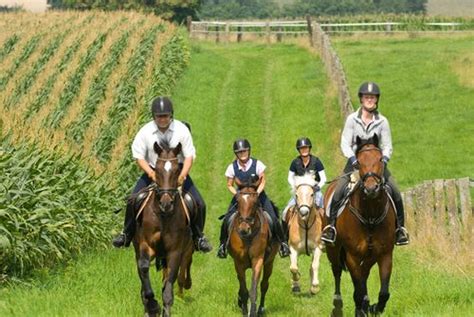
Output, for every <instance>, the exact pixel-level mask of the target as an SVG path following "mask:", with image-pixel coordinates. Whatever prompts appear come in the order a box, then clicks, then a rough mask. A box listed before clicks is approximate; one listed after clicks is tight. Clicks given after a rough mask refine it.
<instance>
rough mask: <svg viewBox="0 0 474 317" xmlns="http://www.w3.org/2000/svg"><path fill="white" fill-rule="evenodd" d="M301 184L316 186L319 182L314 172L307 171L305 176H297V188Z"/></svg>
mask: <svg viewBox="0 0 474 317" xmlns="http://www.w3.org/2000/svg"><path fill="white" fill-rule="evenodd" d="M301 184H307V185H311V186H314V185H316V184H317V182H316V180H315V179H314V175H313V174H312V173H308V172H306V173H305V174H304V175H303V176H295V188H296V187H298V186H300V185H301Z"/></svg>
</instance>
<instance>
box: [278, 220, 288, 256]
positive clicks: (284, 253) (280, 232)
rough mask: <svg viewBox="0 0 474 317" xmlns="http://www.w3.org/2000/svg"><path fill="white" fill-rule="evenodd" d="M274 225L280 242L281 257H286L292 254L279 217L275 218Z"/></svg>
mask: <svg viewBox="0 0 474 317" xmlns="http://www.w3.org/2000/svg"><path fill="white" fill-rule="evenodd" d="M274 226H275V235H276V238H277V240H278V242H280V257H282V258H285V257H287V256H289V255H290V247H289V246H288V242H287V239H286V235H285V233H284V231H283V228H282V225H281V224H280V222H279V221H278V219H275V221H274Z"/></svg>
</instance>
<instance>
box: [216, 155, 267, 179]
mask: <svg viewBox="0 0 474 317" xmlns="http://www.w3.org/2000/svg"><path fill="white" fill-rule="evenodd" d="M252 162H253V159H249V160H248V161H247V163H245V166H242V165H240V163H239V162H238V161H237V166H238V167H239V170H241V171H244V172H246V171H248V170H249V168H250V166H252ZM266 168H267V167H266V166H265V164H263V163H262V162H261V161H259V160H257V166H256V167H255V169H256V170H257V175H258V176H260V175H262V173H263V172H264V171H265V169H266ZM225 176H226V177H227V178H234V177H235V173H234V162H232V163H230V164H229V166H227V169H226V170H225Z"/></svg>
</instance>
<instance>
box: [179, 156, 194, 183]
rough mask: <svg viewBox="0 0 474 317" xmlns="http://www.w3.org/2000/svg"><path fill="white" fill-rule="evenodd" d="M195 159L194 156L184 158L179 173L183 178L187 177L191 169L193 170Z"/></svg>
mask: <svg viewBox="0 0 474 317" xmlns="http://www.w3.org/2000/svg"><path fill="white" fill-rule="evenodd" d="M193 160H194V157H193V156H189V157H186V158H184V162H183V168H182V169H181V173H180V175H179V176H180V177H182V178H183V179H184V178H186V176H188V174H189V171H190V170H191V166H193Z"/></svg>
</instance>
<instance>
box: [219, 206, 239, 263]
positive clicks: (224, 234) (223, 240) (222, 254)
mask: <svg viewBox="0 0 474 317" xmlns="http://www.w3.org/2000/svg"><path fill="white" fill-rule="evenodd" d="M236 204H237V203H236V200H235V198H233V199H232V201H231V202H230V205H229V208H228V209H227V213H226V214H225V216H224V219H223V220H222V224H221V234H220V237H219V241H220V245H219V249H218V250H217V256H218V257H219V258H221V259H225V258H226V257H227V246H226V244H227V240H228V239H229V218H230V217H231V216H232V214H233V213H234V212H235V210H236V207H237V205H236Z"/></svg>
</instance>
